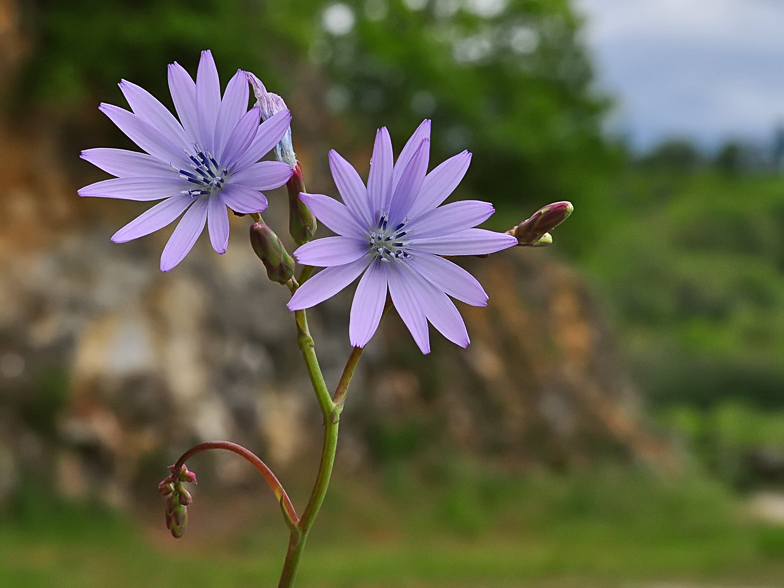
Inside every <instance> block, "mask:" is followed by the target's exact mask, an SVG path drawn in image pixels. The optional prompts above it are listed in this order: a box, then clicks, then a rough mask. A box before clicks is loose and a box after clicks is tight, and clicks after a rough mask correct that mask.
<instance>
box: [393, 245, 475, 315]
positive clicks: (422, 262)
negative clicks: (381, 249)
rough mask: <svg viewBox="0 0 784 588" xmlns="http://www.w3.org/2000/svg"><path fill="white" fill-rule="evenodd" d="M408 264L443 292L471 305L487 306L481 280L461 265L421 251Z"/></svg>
mask: <svg viewBox="0 0 784 588" xmlns="http://www.w3.org/2000/svg"><path fill="white" fill-rule="evenodd" d="M408 265H409V266H410V267H411V268H412V269H414V270H415V271H416V272H418V273H419V274H420V275H421V276H422V277H423V278H425V279H426V280H427V281H428V282H430V283H431V284H433V285H434V286H435V287H436V288H438V289H439V290H441V291H442V292H446V293H447V294H449V295H450V296H452V297H454V298H457V299H458V300H460V301H461V302H465V303H466V304H470V305H471V306H487V294H486V293H485V290H484V288H482V285H481V284H480V283H479V281H478V280H477V279H476V278H475V277H474V276H472V275H471V274H470V273H468V272H467V271H466V270H464V269H463V268H462V267H460V266H459V265H457V264H455V263H452V262H451V261H449V260H448V259H444V258H443V257H438V256H437V255H433V254H430V253H424V252H420V253H418V254H415V255H412V256H411V257H410V258H409V259H408Z"/></svg>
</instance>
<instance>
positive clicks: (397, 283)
mask: <svg viewBox="0 0 784 588" xmlns="http://www.w3.org/2000/svg"><path fill="white" fill-rule="evenodd" d="M389 265H390V269H389V270H388V272H389V275H388V283H389V294H390V296H392V304H394V305H395V308H396V309H397V313H398V314H399V315H400V318H401V319H402V320H403V322H404V323H405V325H406V327H408V330H409V331H410V332H411V335H413V337H414V341H416V344H417V346H418V347H419V349H420V350H421V351H422V353H424V354H425V355H427V354H428V353H430V334H429V333H428V330H427V317H426V316H425V311H424V310H423V309H422V306H421V304H420V301H419V297H420V295H421V294H420V292H419V291H418V289H417V288H416V287H415V286H414V284H412V282H411V280H409V279H407V278H408V276H407V275H405V274H404V273H403V272H404V271H405V270H403V269H402V268H401V267H400V264H397V263H393V264H389Z"/></svg>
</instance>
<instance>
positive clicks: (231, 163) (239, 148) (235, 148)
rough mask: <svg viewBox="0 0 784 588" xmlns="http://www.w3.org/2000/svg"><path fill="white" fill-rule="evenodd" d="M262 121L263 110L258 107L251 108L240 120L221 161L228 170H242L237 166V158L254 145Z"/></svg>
mask: <svg viewBox="0 0 784 588" xmlns="http://www.w3.org/2000/svg"><path fill="white" fill-rule="evenodd" d="M260 120H261V110H260V109H259V108H258V107H255V106H254V107H253V108H251V109H250V110H249V111H248V112H246V113H245V115H244V116H243V117H242V118H240V122H238V123H237V126H235V127H234V130H233V131H232V132H231V136H230V137H229V140H228V142H227V143H226V146H225V147H224V149H223V155H222V157H221V160H220V161H222V162H223V165H224V166H225V167H226V168H233V169H242V168H239V167H236V166H235V161H236V160H237V158H238V157H239V156H240V155H242V154H243V153H245V152H246V151H247V150H248V147H250V145H251V143H253V139H254V137H255V136H256V133H257V132H258V130H259V121H260Z"/></svg>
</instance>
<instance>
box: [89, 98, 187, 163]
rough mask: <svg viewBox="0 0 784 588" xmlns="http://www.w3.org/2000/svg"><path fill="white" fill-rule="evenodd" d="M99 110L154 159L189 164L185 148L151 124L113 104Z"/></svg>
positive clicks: (103, 105) (102, 106) (105, 105)
mask: <svg viewBox="0 0 784 588" xmlns="http://www.w3.org/2000/svg"><path fill="white" fill-rule="evenodd" d="M98 109H99V110H100V111H101V112H103V113H104V114H105V115H106V116H108V117H109V118H110V119H111V121H112V122H113V123H114V124H116V125H117V127H118V128H119V129H120V130H121V131H122V132H123V133H125V134H126V135H128V138H129V139H130V140H131V141H133V142H134V143H136V144H137V145H138V146H139V147H141V148H142V149H144V150H145V151H146V152H147V153H149V154H150V155H152V156H153V157H156V158H158V159H160V160H161V161H162V162H164V163H173V162H176V163H177V164H178V165H180V166H181V165H182V164H186V165H187V164H188V162H187V160H186V158H185V152H184V151H183V148H184V147H185V146H184V145H182V146H178V145H177V144H176V143H174V142H173V141H172V140H171V139H169V138H168V137H167V136H166V135H164V134H163V133H161V132H160V131H159V130H158V129H156V128H155V127H153V126H152V125H151V124H150V123H148V122H145V121H143V120H142V119H140V118H139V117H138V116H136V115H135V114H133V113H132V112H128V111H127V110H125V109H123V108H120V107H119V106H114V105H112V104H101V105H100V106H99V107H98Z"/></svg>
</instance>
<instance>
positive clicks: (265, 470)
mask: <svg viewBox="0 0 784 588" xmlns="http://www.w3.org/2000/svg"><path fill="white" fill-rule="evenodd" d="M210 449H223V450H225V451H231V452H232V453H236V454H237V455H239V456H241V457H244V458H245V459H246V460H247V461H249V462H250V463H251V465H252V466H253V467H255V468H256V469H257V470H258V471H259V473H260V474H261V475H262V476H264V479H265V480H266V481H267V484H269V487H270V488H271V489H272V492H273V493H274V494H275V498H277V499H278V502H279V503H280V506H281V508H282V510H283V514H284V516H285V517H286V519H287V521H286V522H287V523H289V524H290V525H297V524H298V523H299V521H300V519H299V517H298V516H297V511H296V510H295V509H294V505H293V504H292V503H291V500H290V499H289V496H288V494H286V490H284V488H283V485H282V484H281V483H280V481H279V480H278V478H277V477H275V474H273V473H272V470H271V469H269V467H267V464H265V463H264V462H263V461H261V459H259V457H258V456H257V455H256V454H255V453H253V452H252V451H249V450H247V449H245V448H244V447H242V446H241V445H237V444H236V443H232V442H231V441H210V442H207V443H200V444H199V445H195V446H193V447H191V448H190V449H189V450H188V451H186V452H185V453H183V454H182V455H181V456H180V459H178V460H177V463H175V464H174V468H175V469H174V471H175V472H177V471H179V470H180V468H181V467H182V466H183V465H185V462H186V461H188V460H189V459H190V458H191V457H193V456H194V455H196V454H197V453H201V452H202V451H209V450H210Z"/></svg>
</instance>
